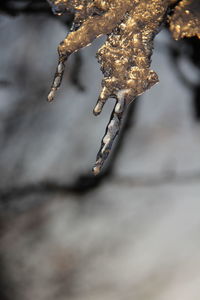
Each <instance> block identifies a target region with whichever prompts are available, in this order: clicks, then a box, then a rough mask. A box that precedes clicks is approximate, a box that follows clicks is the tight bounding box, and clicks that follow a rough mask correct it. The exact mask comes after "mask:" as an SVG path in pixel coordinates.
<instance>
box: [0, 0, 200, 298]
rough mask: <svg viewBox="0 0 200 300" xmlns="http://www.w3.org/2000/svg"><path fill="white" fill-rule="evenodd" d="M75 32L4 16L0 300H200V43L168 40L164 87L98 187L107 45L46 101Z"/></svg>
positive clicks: (141, 110)
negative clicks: (62, 47)
mask: <svg viewBox="0 0 200 300" xmlns="http://www.w3.org/2000/svg"><path fill="white" fill-rule="evenodd" d="M70 22H71V17H69V16H68V17H62V18H59V17H56V16H53V14H52V13H51V10H50V8H49V6H48V4H47V3H46V2H45V1H42V0H41V1H25V0H24V1H4V3H3V4H1V5H0V149H1V151H0V300H18V299H20V300H33V299H37V300H47V299H48V300H54V299H57V300H66V299H69V300H133V299H134V300H177V299H181V300H199V298H200V123H199V121H200V42H199V41H198V40H197V39H195V38H193V39H191V40H183V41H180V42H175V41H173V40H172V38H171V36H170V34H169V32H168V30H167V28H163V30H162V32H161V33H159V35H158V36H157V37H156V40H155V45H154V46H155V49H154V54H153V57H152V66H153V69H154V70H155V71H156V72H157V73H158V75H159V78H160V83H159V84H157V85H156V86H154V87H153V88H152V89H151V90H149V91H147V92H146V93H145V94H144V95H142V96H141V97H140V98H138V99H137V100H136V101H135V102H134V103H133V104H132V106H131V107H130V108H129V111H128V113H127V115H126V118H125V120H124V126H123V128H122V131H121V134H120V136H119V138H118V141H117V143H116V145H115V147H114V151H113V153H112V154H111V157H110V159H109V161H108V163H107V165H106V166H105V168H104V170H103V172H102V174H101V175H100V176H98V177H93V176H92V174H91V168H92V165H93V162H94V161H95V155H96V152H97V150H98V147H99V145H100V140H101V137H102V135H103V133H104V130H105V126H106V124H107V122H108V119H109V115H110V112H111V110H112V107H113V100H110V101H109V103H107V104H106V106H105V109H104V111H103V112H102V114H101V116H99V117H98V118H96V117H94V116H93V115H92V109H93V106H94V105H95V103H96V99H97V97H98V93H99V91H100V88H101V79H102V74H101V72H100V70H99V65H98V63H97V60H96V58H95V53H96V51H97V49H98V48H99V47H100V45H101V44H102V43H103V41H104V38H102V39H99V40H97V41H95V42H94V43H93V45H91V46H90V47H87V48H85V49H83V50H81V51H80V52H79V53H77V54H75V55H73V56H72V57H70V59H69V61H68V63H67V68H66V72H65V76H64V79H63V83H62V87H61V89H60V90H59V92H58V95H57V99H56V101H55V102H54V103H52V104H49V103H47V101H46V96H47V93H48V90H49V87H50V85H51V80H52V78H53V74H54V71H55V68H56V63H57V52H56V48H57V45H58V43H59V42H60V41H61V40H62V39H63V38H64V37H65V35H66V34H67V32H68V30H69V25H70Z"/></svg>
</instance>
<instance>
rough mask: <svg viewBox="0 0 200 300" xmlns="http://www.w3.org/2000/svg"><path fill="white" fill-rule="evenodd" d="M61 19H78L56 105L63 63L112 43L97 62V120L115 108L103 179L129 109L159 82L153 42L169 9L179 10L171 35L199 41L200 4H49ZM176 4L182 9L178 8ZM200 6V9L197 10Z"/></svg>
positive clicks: (63, 46) (106, 0)
mask: <svg viewBox="0 0 200 300" xmlns="http://www.w3.org/2000/svg"><path fill="white" fill-rule="evenodd" d="M49 2H50V3H51V5H52V7H53V9H54V11H55V12H56V13H58V14H60V13H64V12H65V11H66V12H67V11H70V12H73V13H75V18H74V22H73V26H72V30H71V31H70V33H69V34H68V35H67V37H66V38H65V39H64V41H62V42H61V43H60V45H59V47H58V53H59V62H58V67H57V71H56V74H55V77H54V81H53V84H52V87H51V91H50V93H49V95H48V100H49V101H52V100H53V99H54V96H55V93H56V90H57V89H58V88H59V86H60V84H61V80H62V76H63V72H64V63H65V61H66V60H67V58H68V57H69V55H71V54H72V53H74V52H75V51H77V50H79V49H80V48H83V47H85V46H87V45H89V44H90V43H92V41H93V40H94V39H95V38H97V37H99V36H101V35H105V34H106V35H107V36H108V38H107V41H106V42H105V43H104V45H103V46H102V47H101V48H100V49H99V51H98V53H97V58H98V61H99V63H100V64H101V70H102V72H103V74H104V79H103V81H102V91H101V93H100V96H99V99H98V101H97V104H96V106H95V108H94V114H95V115H98V114H99V113H100V112H101V110H102V108H103V105H104V104H105V102H106V101H107V99H108V98H111V97H112V98H115V99H116V104H115V107H114V110H113V112H112V114H111V119H110V121H109V123H108V126H107V128H106V133H105V135H104V137H103V139H102V143H101V148H100V150H99V152H98V154H97V159H96V163H95V166H94V168H93V172H94V174H98V173H99V172H100V170H101V167H102V165H103V163H104V161H105V160H106V158H107V156H108V154H109V152H110V150H111V147H112V143H113V141H114V139H115V137H116V135H117V134H118V132H119V129H120V125H121V120H122V117H123V114H124V111H125V109H126V107H127V105H128V104H129V103H130V102H132V101H133V100H134V99H135V97H137V96H138V95H140V94H142V93H143V92H144V91H146V90H147V89H149V88H150V87H151V86H153V85H154V84H155V83H157V82H158V76H157V74H156V73H155V72H154V71H153V70H151V69H150V63H151V55H152V49H153V39H154V37H155V35H156V33H157V32H158V31H159V28H160V25H161V24H162V23H163V22H164V21H165V20H166V17H167V14H168V9H169V7H170V6H171V5H172V4H173V5H175V8H174V13H173V15H172V16H170V17H169V23H170V30H171V31H172V35H173V37H174V38H175V39H179V38H182V37H185V36H187V37H190V36H194V35H196V36H198V37H199V38H200V15H199V14H200V13H199V12H200V10H199V5H200V4H199V1H198V0H196V1H195V0H193V1H192V0H182V1H180V2H179V1H176V0H52V1H51V0H49ZM176 2H177V3H178V2H179V3H178V4H177V5H176ZM197 6H198V9H196V7H197Z"/></svg>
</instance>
